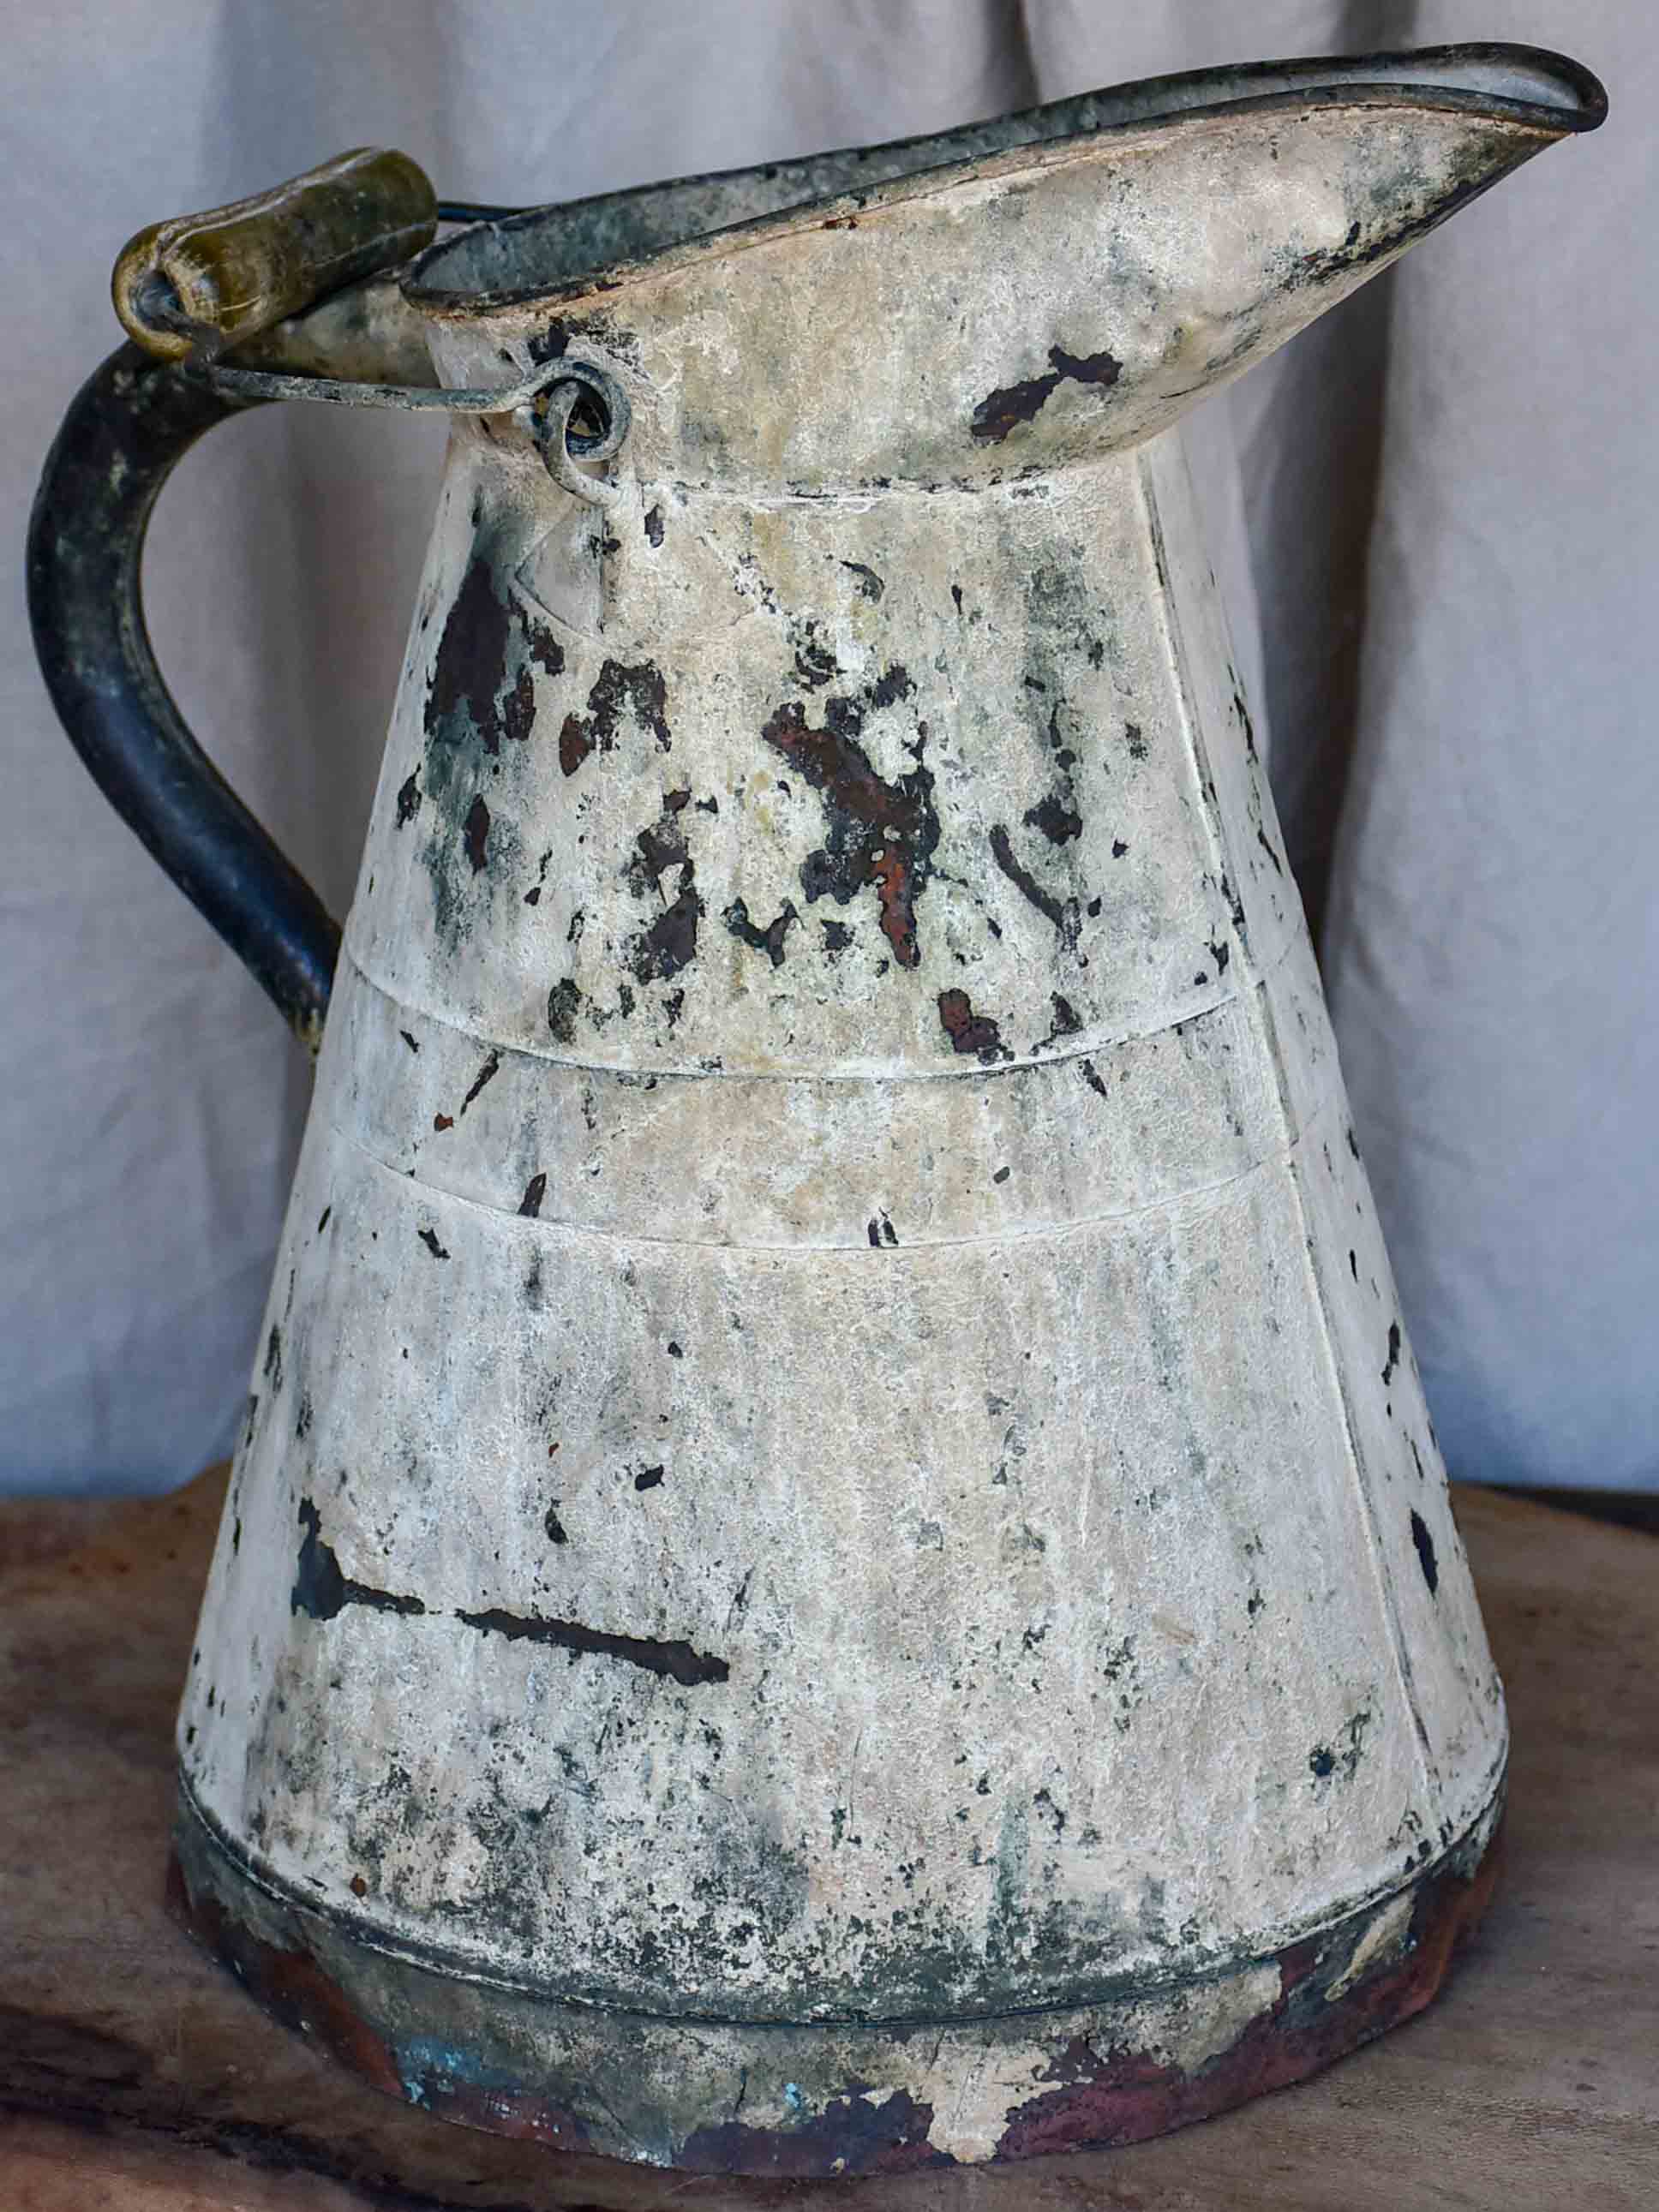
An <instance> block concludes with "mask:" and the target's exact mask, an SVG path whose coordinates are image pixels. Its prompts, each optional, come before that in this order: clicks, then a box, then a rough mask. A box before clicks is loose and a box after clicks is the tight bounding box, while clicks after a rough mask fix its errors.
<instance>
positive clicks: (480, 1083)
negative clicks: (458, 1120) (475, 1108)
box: [461, 1052, 501, 1114]
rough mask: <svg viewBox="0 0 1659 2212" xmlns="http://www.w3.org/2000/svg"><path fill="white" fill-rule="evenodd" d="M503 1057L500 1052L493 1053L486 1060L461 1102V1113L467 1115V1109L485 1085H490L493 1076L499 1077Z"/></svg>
mask: <svg viewBox="0 0 1659 2212" xmlns="http://www.w3.org/2000/svg"><path fill="white" fill-rule="evenodd" d="M500 1073H501V1054H500V1053H498V1052H492V1053H491V1054H490V1055H489V1059H488V1060H485V1062H484V1064H483V1066H482V1067H481V1068H480V1069H479V1070H478V1073H477V1076H476V1077H475V1078H474V1079H473V1084H472V1088H471V1090H470V1091H468V1092H467V1094H466V1096H465V1098H463V1099H462V1101H461V1111H462V1113H463V1114H465V1111H466V1109H467V1108H468V1107H469V1106H470V1105H471V1103H472V1102H473V1100H474V1099H475V1098H476V1097H477V1095H478V1093H479V1092H480V1091H482V1090H483V1087H484V1085H485V1084H486V1083H488V1082H489V1080H490V1079H491V1078H492V1077H493V1076H496V1075H499V1074H500Z"/></svg>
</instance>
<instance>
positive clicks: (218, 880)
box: [28, 345, 340, 1052]
mask: <svg viewBox="0 0 1659 2212" xmlns="http://www.w3.org/2000/svg"><path fill="white" fill-rule="evenodd" d="M259 404H262V401H261V399H260V398H258V397H255V396H252V395H250V396H248V397H246V398H243V397H240V396H235V397H233V396H231V395H230V394H228V393H226V392H222V391H218V390H216V389H214V388H213V387H212V386H210V385H209V384H208V383H207V382H206V381H205V380H203V379H200V378H198V377H196V376H194V375H192V374H190V373H189V372H187V371H185V370H182V369H180V368H178V367H176V366H174V365H173V364H171V363H164V362H157V361H154V360H150V359H148V358H147V357H146V356H145V355H144V354H143V353H141V352H140V351H139V349H138V348H137V346H135V345H126V346H123V347H122V348H121V349H120V351H119V352H118V353H115V354H112V355H111V356H110V358H109V359H108V360H107V361H106V362H105V363H104V365H103V367H102V368H100V370H99V371H98V372H97V374H96V375H94V377H93V378H92V379H91V380H89V381H88V383H87V384H86V385H85V386H83V388H82V391H81V392H79V394H78V395H77V396H76V399H75V402H74V404H73V405H72V406H71V407H70V410H69V413H68V415H67V416H65V417H64V426H63V428H62V429H61V430H59V432H58V436H57V439H56V441H54V443H53V445H52V451H51V453H49V454H48V455H47V457H46V469H45V471H44V473H43V474H42V476H41V478H40V489H39V491H38V492H37V493H36V494H35V499H34V511H33V514H32V515H31V516H30V519H29V540H28V601H29V620H30V623H31V624H32V626H33V631H34V649H35V652H36V653H38V655H39V656H40V668H41V671H42V673H43V674H44V676H45V677H46V686H47V689H48V690H50V691H51V693H52V702H53V704H54V705H55V706H56V708H57V709H58V714H59V716H60V717H61V719H62V720H63V724H64V728H65V729H66V730H67V731H68V732H69V736H70V743H71V744H73V745H74V747H75V749H76V751H77V752H78V753H79V754H80V756H81V757H82V760H83V761H84V762H85V763H86V764H87V766H88V769H90V770H91V771H92V774H93V776H94V779H95V781H96V782H97V783H98V786H99V787H100V790H101V791H102V792H103V793H104V795H105V797H106V799H108V800H109V801H110V804H111V805H112V806H113V807H114V809H115V811H116V812H117V813H118V814H119V815H120V816H121V817H122V819H123V820H124V821H125V822H126V823H129V824H130V826H131V828H132V829H135V830H137V834H138V836H140V837H141V838H142V839H143V842H144V844H145V845H146V846H147V847H148V848H149V851H150V852H151V853H152V854H154V855H155V859H156V860H159V861H160V863H161V866H162V867H163V868H164V869H165V870H166V871H167V874H168V875H170V876H171V877H172V878H173V881H174V883H176V884H178V885H179V889H180V890H182V891H183V892H184V893H185V896H186V897H187V898H189V899H190V900H191V902H193V903H194V904H195V905H196V906H197V908H199V909H200V910H201V912H202V913H203V914H204V915H205V916H206V917H207V919H208V921H210V922H211V923H212V925H213V927H214V928H215V929H216V930H217V931H218V933H219V934H220V936H221V937H222V938H223V939H224V940H225V942H226V943H227V944H228V945H229V946H230V948H231V950H232V951H234V952H235V953H236V954H237V955H238V957H240V959H241V960H243V961H244V962H246V964H247V966H248V967H249V968H250V969H252V972H253V974H254V975H256V976H257V977H258V981H259V982H260V983H261V984H262V985H263V987H264V989H265V991H266V992H267V993H268V994H270V997H271V999H272V1000H274V1001H275V1002H276V1005H277V1006H279V1007H280V1008H281V1009H282V1012H283V1015H284V1017H285V1018H286V1019H287V1020H288V1021H289V1024H291V1025H292V1027H293V1029H294V1030H295V1034H296V1035H297V1036H299V1037H300V1038H301V1041H302V1042H304V1043H305V1044H306V1045H307V1046H308V1047H309V1048H311V1050H313V1052H314V1051H315V1050H316V1048H317V1047H318V1045H319V1042H321V1038H322V1028H323V1015H324V1012H325V1009H326V1007H327V1005H328V994H329V987H330V984H331V981H332V980H333V975H334V963H335V961H336V959H337V957H338V953H339V946H340V930H339V925H338V923H337V922H336V921H334V919H333V917H332V916H331V915H330V914H329V912H328V911H327V909H326V908H325V907H324V905H323V903H322V902H321V900H320V899H319V897H318V896H317V894H316V892H315V891H313V890H312V888H311V886H310V884H308V883H307V881H306V880H305V878H304V877H303V876H301V874H300V873H299V872H298V870H297V869H296V868H295V867H294V866H293V865H292V864H291V863H290V862H289V860H285V859H284V858H283V854H281V853H280V852H279V851H278V850H277V848H276V845H275V844H274V843H273V842H271V840H270V837H269V836H267V835H266V834H265V832H264V830H263V829H261V828H260V826H259V824H258V823H257V822H256V821H255V820H254V818H253V817H252V815H251V814H250V813H249V812H248V811H247V809H246V807H245V806H244V805H242V802H241V801H240V799H238V798H237V797H236V795H235V793H234V792H233V791H232V790H231V789H230V787H229V786H228V784H227V783H226V782H225V781H224V779H223V778H222V776H221V775H220V774H219V772H218V770H217V769H216V768H215V767H214V766H213V764H212V763H211V762H210V760H209V759H208V758H207V757H206V755H205V754H204V752H203V751H202V750H201V748H200V746H198V745H197V743H196V740H195V739H194V738H192V737H191V734H190V732H189V731H188V729H186V728H185V723H184V719H183V717H182V716H181V715H180V714H179V709H178V708H177V706H176V705H175V704H174V703H173V696H172V694H171V693H170V692H169V691H168V690H167V684H166V683H165V682H164V680H163V678H162V676H161V671H160V669H159V668H157V666H156V665H155V653H153V651H152V650H151V647H150V641H149V632H148V630H147V629H146V628H145V625H144V610H143V597H142V593H141V591H140V587H139V568H140V562H141V560H142V557H143V547H144V533H145V532H146V530H147V529H148V528H149V519H150V515H151V513H152V511H153V510H154V508H155V501H156V498H157V496H158V495H159V494H160V492H161V487H162V485H163V484H164V483H166V482H167V477H168V476H169V475H170V474H171V472H172V471H173V467H174V466H175V465H176V464H177V463H178V462H179V460H181V459H183V457H184V455H185V453H188V452H189V450H190V448H191V447H192V446H193V445H194V444H195V443H196V441H197V439H198V438H199V437H201V436H202V435H203V433H204V431H207V430H210V429H211V428H213V426H214V424H215V423H216V422H224V421H225V420H226V418H227V417H228V416H232V415H239V414H241V413H242V412H244V411H245V410H246V409H247V408H248V407H250V406H257V405H259Z"/></svg>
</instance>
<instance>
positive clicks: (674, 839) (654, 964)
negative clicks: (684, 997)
mask: <svg viewBox="0 0 1659 2212" xmlns="http://www.w3.org/2000/svg"><path fill="white" fill-rule="evenodd" d="M689 798H690V793H689V792H688V793H681V792H670V793H669V794H668V796H667V797H666V799H665V800H664V801H663V810H662V812H661V813H660V814H659V816H658V817H657V819H656V821H655V822H654V823H652V824H651V825H650V826H649V828H647V829H641V832H640V834H639V836H637V837H636V838H635V840H634V858H633V859H632V860H630V861H629V864H628V868H627V871H626V873H627V878H628V883H629V889H630V890H632V891H633V893H634V895H635V897H636V898H641V899H646V900H650V899H653V898H654V899H658V900H660V901H665V902H666V903H665V904H664V905H663V908H662V911H661V912H660V913H659V915H657V917H656V919H655V921H653V922H652V923H651V924H650V926H649V927H647V928H646V929H644V930H642V931H641V933H640V934H639V936H638V937H636V938H635V940H634V943H633V945H632V948H631V951H630V956H629V957H630V960H631V963H632V966H633V970H634V975H635V981H638V982H641V983H649V982H653V981H656V982H666V981H668V980H669V979H670V978H671V976H674V975H678V973H679V971H680V970H681V969H682V968H689V967H690V964H691V963H692V961H693V960H695V959H696V957H697V925H698V923H699V922H700V921H702V915H703V904H702V896H701V895H700V894H699V892H698V890H697V887H696V885H697V864H696V861H695V860H693V859H692V858H691V854H690V850H689V849H688V848H687V845H686V842H685V830H684V826H683V824H682V822H681V819H680V817H681V816H682V815H683V814H684V811H685V805H686V801H687V799H689ZM671 870H672V871H674V872H675V886H674V895H673V896H672V897H671V898H670V897H669V896H668V893H667V891H666V890H665V889H664V885H663V878H664V877H665V876H666V875H667V874H668V873H669V872H670V871H671Z"/></svg>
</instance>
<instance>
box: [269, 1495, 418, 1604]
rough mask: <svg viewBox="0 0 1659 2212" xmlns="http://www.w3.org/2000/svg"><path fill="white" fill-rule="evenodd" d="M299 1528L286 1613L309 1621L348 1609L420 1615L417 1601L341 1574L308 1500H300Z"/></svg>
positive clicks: (316, 1511) (319, 1522) (320, 1523)
mask: <svg viewBox="0 0 1659 2212" xmlns="http://www.w3.org/2000/svg"><path fill="white" fill-rule="evenodd" d="M300 1526H301V1528H303V1529H304V1530H305V1532H306V1533H305V1540H304V1541H303V1542H302V1543H301V1546H300V1557H299V1560H298V1563H297V1565H296V1568H295V1577H294V1588H293V1589H292V1590H291V1591H290V1593H289V1612H290V1613H308V1614H309V1615H310V1616H311V1618H312V1620H334V1619H335V1618H336V1617H337V1615H338V1614H340V1613H343V1612H344V1611H345V1609H346V1607H347V1606H349V1605H362V1606H367V1607H368V1608H369V1610H370V1611H371V1612H374V1613H424V1612H425V1611H426V1607H424V1606H423V1605H422V1602H421V1601H420V1599H419V1598H417V1597H399V1596H398V1595H397V1594H396V1593H395V1592H393V1591H392V1590H383V1589H374V1587H373V1585H372V1584H370V1583H359V1582H354V1581H353V1580H352V1578H351V1577H350V1576H349V1575H347V1574H343V1573H342V1572H341V1570H340V1562H339V1559H338V1558H337V1556H336V1554H335V1551H334V1547H333V1546H332V1545H331V1544H325V1542H324V1541H323V1522H322V1516H321V1515H320V1514H319V1512H318V1510H317V1508H316V1507H315V1506H314V1505H313V1504H312V1502H311V1500H310V1498H301V1500H300Z"/></svg>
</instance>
